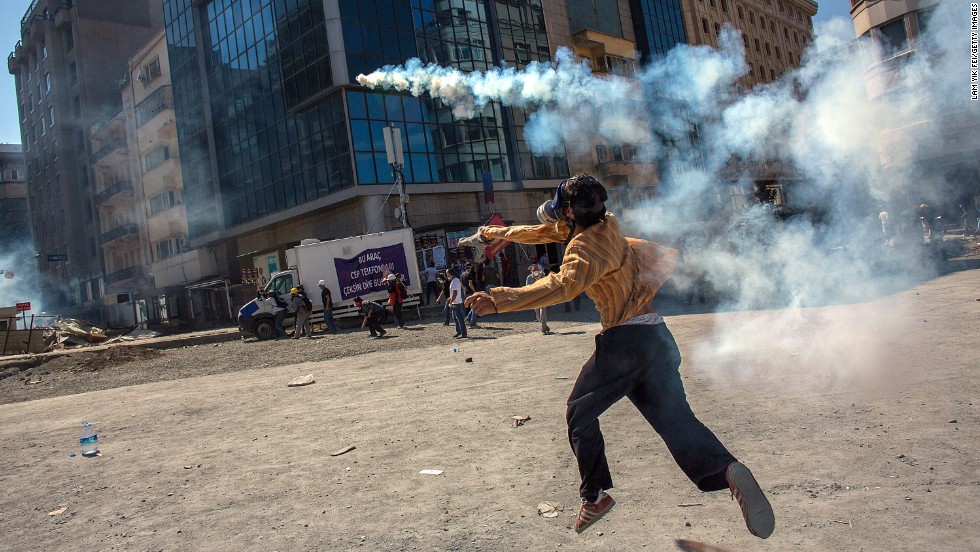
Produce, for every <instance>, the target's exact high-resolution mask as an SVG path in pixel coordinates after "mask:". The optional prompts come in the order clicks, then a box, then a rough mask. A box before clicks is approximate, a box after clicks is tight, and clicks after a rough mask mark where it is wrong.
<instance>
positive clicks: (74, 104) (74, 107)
mask: <svg viewBox="0 0 980 552" xmlns="http://www.w3.org/2000/svg"><path fill="white" fill-rule="evenodd" d="M71 112H72V115H74V116H76V117H81V116H82V100H81V98H79V97H78V96H75V97H74V98H72V99H71Z"/></svg>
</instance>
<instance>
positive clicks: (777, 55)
mask: <svg viewBox="0 0 980 552" xmlns="http://www.w3.org/2000/svg"><path fill="white" fill-rule="evenodd" d="M776 59H778V60H780V61H781V60H782V59H783V53H782V52H780V51H779V46H776Z"/></svg>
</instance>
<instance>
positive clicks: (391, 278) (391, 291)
mask: <svg viewBox="0 0 980 552" xmlns="http://www.w3.org/2000/svg"><path fill="white" fill-rule="evenodd" d="M403 289H405V286H404V285H402V284H400V283H399V282H398V280H397V277H396V276H395V275H394V274H389V275H388V306H390V307H391V314H392V315H393V316H394V318H395V324H397V325H398V327H399V328H404V327H405V322H404V321H403V320H402V303H403V302H404V301H405V299H403V298H402V290H403Z"/></svg>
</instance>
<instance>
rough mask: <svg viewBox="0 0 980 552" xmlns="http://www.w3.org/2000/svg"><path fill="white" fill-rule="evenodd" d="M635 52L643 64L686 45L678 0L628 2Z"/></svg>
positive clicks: (633, 0)
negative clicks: (631, 13) (634, 36)
mask: <svg viewBox="0 0 980 552" xmlns="http://www.w3.org/2000/svg"><path fill="white" fill-rule="evenodd" d="M630 10H631V11H632V12H633V32H634V34H635V35H636V48H637V50H638V51H639V52H640V60H641V61H642V62H644V63H646V62H649V61H651V60H652V59H656V58H658V57H661V56H663V55H664V54H666V53H667V52H668V51H669V50H670V49H671V48H673V47H674V46H677V45H678V44H686V43H687V35H686V34H685V33H684V19H683V16H682V14H681V5H680V0H630Z"/></svg>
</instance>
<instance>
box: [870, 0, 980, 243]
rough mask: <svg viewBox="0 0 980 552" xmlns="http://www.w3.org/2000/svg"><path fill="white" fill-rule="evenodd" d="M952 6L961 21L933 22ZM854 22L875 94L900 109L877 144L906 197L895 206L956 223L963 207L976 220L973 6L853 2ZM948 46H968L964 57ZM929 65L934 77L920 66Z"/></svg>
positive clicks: (978, 173)
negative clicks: (929, 211)
mask: <svg viewBox="0 0 980 552" xmlns="http://www.w3.org/2000/svg"><path fill="white" fill-rule="evenodd" d="M949 6H954V7H953V8H952V9H955V10H958V11H957V12H956V13H955V14H954V15H953V17H954V18H955V19H956V21H950V20H949V19H946V20H943V19H942V15H940V18H939V20H938V21H934V20H933V18H934V16H937V14H939V12H940V7H949ZM851 18H852V20H853V22H854V32H855V35H856V36H857V37H859V39H860V40H859V44H858V48H860V50H861V52H862V54H863V56H864V60H865V62H866V65H867V69H866V71H865V84H866V87H867V90H868V97H869V98H870V99H871V100H873V101H875V102H881V103H883V104H885V105H891V106H892V108H891V109H887V110H885V111H884V113H887V116H886V117H882V118H881V120H880V121H879V123H880V130H881V131H880V133H879V135H878V142H877V144H876V145H874V147H875V148H876V153H877V155H878V157H879V159H880V161H881V166H882V170H883V171H884V178H885V179H886V180H888V181H891V182H894V183H895V188H896V189H895V190H894V192H895V197H894V198H893V200H895V199H896V198H897V197H902V198H903V203H904V205H900V204H897V203H896V204H895V205H893V208H894V209H899V210H902V209H912V208H913V207H914V206H915V205H918V204H920V203H928V204H930V205H932V206H933V207H934V208H935V209H937V212H939V213H941V214H944V215H946V218H947V219H948V220H949V219H951V220H952V221H954V224H955V223H956V222H958V221H959V220H960V213H961V211H960V204H962V205H963V206H964V207H965V208H966V209H967V211H968V214H969V218H970V222H971V223H972V221H973V220H975V215H976V214H977V212H978V211H977V209H978V208H980V133H978V132H977V128H978V127H980V110H978V109H977V102H976V101H974V100H972V99H971V97H970V95H969V90H968V88H967V85H968V82H969V74H968V72H967V67H968V60H967V57H968V54H969V52H968V50H967V46H968V33H969V30H968V25H967V21H968V18H969V6H968V5H967V4H962V5H960V4H957V3H956V2H951V1H949V0H947V1H945V2H944V1H942V0H887V1H885V0H851ZM957 25H958V26H957ZM940 43H946V44H958V45H962V48H963V50H962V53H960V51H959V50H955V49H954V50H952V51H950V52H948V53H947V52H943V51H942V50H943V48H941V47H939V44H940ZM950 56H952V57H953V59H948V58H949V57H950ZM959 56H961V57H959ZM923 60H928V64H929V66H930V69H929V71H928V72H924V71H922V70H921V69H918V68H916V65H917V64H921V63H923ZM963 60H967V61H963ZM913 75H914V76H917V77H918V78H909V77H910V76H913ZM926 75H928V77H927V78H925V76H926ZM909 105H917V106H921V107H918V108H913V109H909V108H908V107H907V106H909ZM910 177H911V178H910ZM969 225H970V224H968V226H969ZM974 228H975V227H974Z"/></svg>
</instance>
